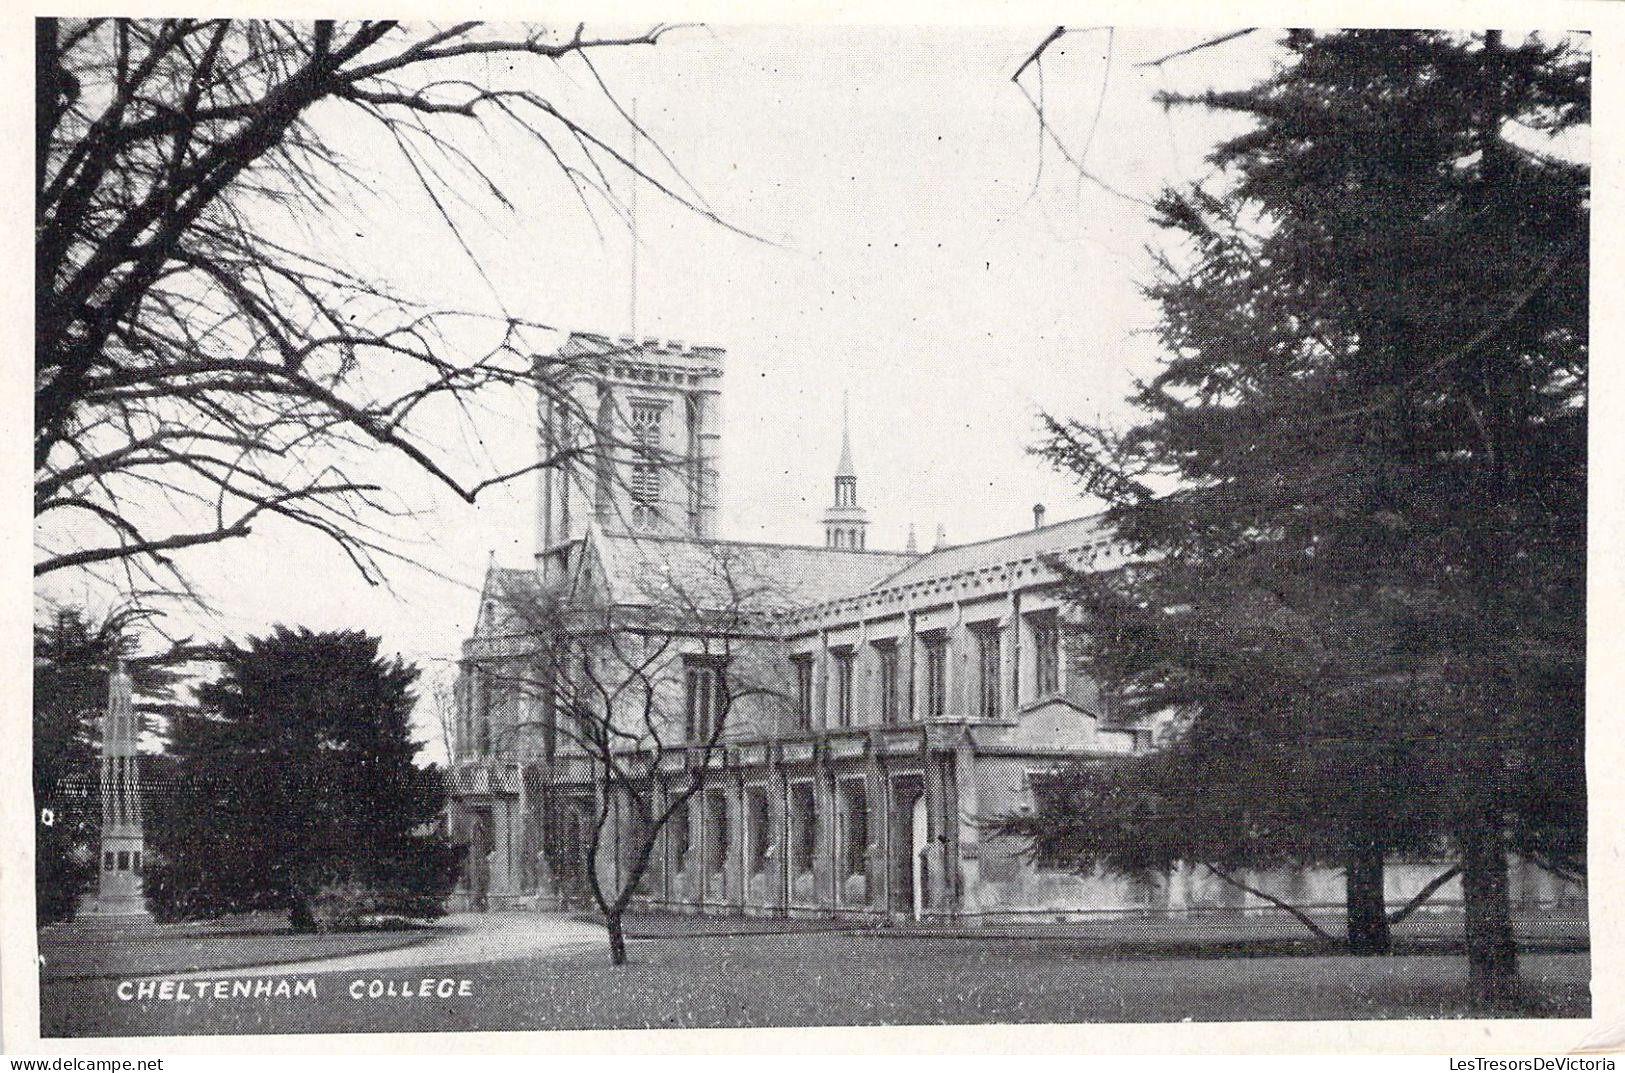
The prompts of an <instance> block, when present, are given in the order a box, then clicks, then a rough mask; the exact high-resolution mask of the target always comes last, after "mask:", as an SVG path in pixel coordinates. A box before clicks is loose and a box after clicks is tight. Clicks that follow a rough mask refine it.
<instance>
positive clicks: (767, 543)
mask: <svg viewBox="0 0 1625 1073" xmlns="http://www.w3.org/2000/svg"><path fill="white" fill-rule="evenodd" d="M1057 524H1061V523H1057ZM604 536H606V537H609V538H613V539H616V540H630V541H632V542H633V543H637V542H639V541H644V542H648V543H661V544H694V545H705V544H725V545H727V546H729V547H734V548H783V549H790V550H792V551H820V552H829V553H830V554H831V555H840V556H842V557H844V558H851V557H853V556H860V555H875V556H878V555H885V556H891V557H893V558H899V559H900V558H905V557H906V558H909V559H913V560H916V561H918V560H920V559H923V558H924V557H925V556H924V555H922V554H920V553H918V552H909V551H886V550H883V549H880V548H831V547H828V546H826V545H823V544H787V543H782V542H780V541H774V540H723V539H720V538H717V537H685V536H668V535H665V534H656V533H610V532H606V533H605V534H604ZM958 546H960V547H968V545H958Z"/></svg>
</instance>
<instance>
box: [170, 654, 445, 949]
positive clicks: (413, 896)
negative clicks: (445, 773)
mask: <svg viewBox="0 0 1625 1073" xmlns="http://www.w3.org/2000/svg"><path fill="white" fill-rule="evenodd" d="M417 674H418V672H417V670H416V669H415V668H413V667H410V666H408V665H406V664H403V663H402V662H400V661H399V660H385V659H382V658H380V657H379V655H378V639H377V638H375V637H370V636H368V635H366V634H363V633H360V632H355V631H345V632H335V633H314V632H311V631H309V630H304V629H298V630H294V629H288V628H286V627H278V628H277V629H276V630H275V631H274V632H273V633H272V634H271V635H269V636H267V637H257V638H252V639H250V640H249V641H248V642H247V644H246V645H242V646H237V645H229V646H226V648H225V649H224V651H223V653H222V666H221V675H220V677H219V679H218V680H216V681H214V682H212V683H209V684H207V685H205V686H203V687H202V688H200V690H199V691H198V700H199V704H200V708H201V711H200V713H199V714H198V715H197V716H195V717H193V718H191V719H187V720H182V721H178V722H177V723H176V724H175V726H174V727H173V730H172V732H171V740H170V745H169V754H170V757H171V759H172V764H173V768H174V773H175V776H176V778H177V780H178V782H179V788H178V789H177V791H176V792H174V793H170V794H166V795H164V796H163V798H162V799H161V800H160V801H157V802H155V803H154V806H153V810H152V811H153V815H152V817H151V818H150V819H149V823H148V843H149V845H150V846H151V848H152V850H153V864H152V866H151V868H150V869H149V871H148V876H147V892H148V897H149V901H150V902H151V904H152V907H153V909H154V911H155V912H156V913H157V914H158V915H160V916H161V917H164V918H168V919H175V918H195V917H212V916H219V915H222V914H225V913H231V912H241V911H246V910H251V909H286V910H287V911H288V912H289V918H290V922H291V923H292V925H293V926H294V927H295V928H300V929H305V928H311V927H314V926H315V918H314V915H313V907H314V903H315V900H316V899H317V897H318V895H320V894H321V893H322V892H323V891H325V890H331V889H334V888H355V887H361V888H364V889H366V890H369V891H372V892H374V895H373V896H371V898H370V902H371V904H373V905H375V906H376V907H377V908H378V911H379V912H385V911H389V910H390V909H391V908H392V907H393V909H394V910H396V911H399V912H403V913H408V914H411V915H425V914H432V913H434V912H438V907H439V904H440V901H441V899H442V898H443V897H444V896H445V895H446V893H448V892H449V890H450V889H451V886H452V884H453V882H454V881H455V875H456V852H455V850H454V849H453V848H452V847H451V846H450V844H449V843H448V842H447V840H446V838H445V836H444V835H443V834H442V833H440V832H439V831H438V829H437V828H436V826H435V825H436V821H437V820H438V818H439V814H440V809H441V807H442V805H443V803H444V789H443V786H442V784H441V780H440V776H439V772H438V771H436V770H434V769H423V768H419V767H417V766H416V765H415V764H414V763H413V758H414V757H415V756H416V754H417V752H418V750H419V749H420V748H421V745H420V743H418V742H415V741H413V740H412V738H411V732H410V725H409V718H410V715H411V711H412V705H413V700H414V698H413V694H412V685H413V683H414V682H415V681H416V679H417Z"/></svg>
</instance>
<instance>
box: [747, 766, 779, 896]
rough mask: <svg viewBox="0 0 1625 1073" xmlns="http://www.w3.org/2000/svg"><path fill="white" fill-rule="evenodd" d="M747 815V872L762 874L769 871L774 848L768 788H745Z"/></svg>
mask: <svg viewBox="0 0 1625 1073" xmlns="http://www.w3.org/2000/svg"><path fill="white" fill-rule="evenodd" d="M745 816H746V818H747V822H748V823H749V831H750V860H749V861H748V865H749V868H748V872H747V874H749V875H753V876H758V875H762V874H764V873H765V872H766V871H767V863H768V856H769V854H770V853H771V851H772V849H773V814H772V811H771V810H770V809H769V808H768V804H767V790H766V788H764V787H761V786H752V787H749V788H748V789H746V790H745Z"/></svg>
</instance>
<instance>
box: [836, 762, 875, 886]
mask: <svg viewBox="0 0 1625 1073" xmlns="http://www.w3.org/2000/svg"><path fill="white" fill-rule="evenodd" d="M841 805H842V808H841V866H842V874H843V875H844V876H861V875H864V874H865V873H866V872H867V871H868V866H867V856H868V852H869V799H868V794H867V792H866V790H865V788H864V784H863V780H861V779H852V780H849V781H847V782H844V783H843V784H842V785H841Z"/></svg>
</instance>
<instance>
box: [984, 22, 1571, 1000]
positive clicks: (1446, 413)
mask: <svg viewBox="0 0 1625 1073" xmlns="http://www.w3.org/2000/svg"><path fill="white" fill-rule="evenodd" d="M1285 47H1286V50H1287V52H1288V60H1287V62H1286V63H1285V64H1284V65H1283V66H1282V67H1281V68H1280V70H1279V71H1278V72H1277V73H1276V74H1275V75H1274V76H1272V77H1271V78H1270V79H1268V80H1267V81H1265V82H1263V83H1262V84H1260V85H1258V86H1255V87H1253V88H1251V89H1247V90H1243V91H1239V92H1232V93H1209V94H1205V95H1201V96H1198V97H1195V98H1180V97H1171V98H1169V99H1168V101H1167V103H1168V104H1170V105H1188V104H1197V105H1201V106H1206V107H1209V108H1214V109H1220V110H1223V111H1227V112H1234V113H1239V114H1242V115H1245V116H1247V117H1249V118H1251V119H1252V120H1253V121H1254V125H1253V128H1252V129H1251V130H1250V131H1249V132H1247V133H1246V134H1243V135H1241V136H1239V137H1237V138H1234V139H1232V140H1230V141H1227V142H1225V143H1224V144H1222V145H1220V146H1219V147H1218V149H1217V150H1216V151H1215V153H1214V154H1213V155H1212V158H1211V161H1212V163H1213V164H1214V165H1215V166H1216V167H1217V168H1218V169H1219V170H1218V173H1217V174H1218V178H1217V179H1216V180H1214V182H1213V183H1211V184H1209V185H1207V186H1196V187H1193V188H1190V189H1185V190H1177V191H1176V190H1169V191H1167V192H1165V193H1164V194H1163V195H1162V197H1161V198H1160V199H1159V201H1158V203H1157V213H1158V222H1159V223H1160V224H1161V226H1162V227H1164V228H1165V229H1166V230H1167V233H1168V235H1169V238H1170V242H1169V244H1168V247H1167V249H1166V250H1165V252H1164V253H1163V254H1162V255H1161V259H1160V262H1159V263H1160V271H1159V274H1158V277H1157V279H1156V280H1155V281H1154V282H1153V283H1152V284H1151V285H1150V286H1149V288H1148V294H1149V295H1150V296H1151V297H1152V298H1153V299H1154V300H1155V301H1156V302H1157V303H1158V304H1159V306H1160V307H1161V311H1162V319H1161V323H1160V329H1159V334H1160V340H1161V342H1162V344H1163V346H1164V349H1165V353H1166V355H1167V357H1166V358H1165V359H1164V361H1163V363H1162V366H1161V368H1160V370H1159V371H1158V373H1157V375H1156V376H1155V377H1153V378H1152V379H1150V380H1149V381H1148V382H1146V383H1144V384H1142V385H1140V387H1139V388H1138V390H1137V393H1136V394H1135V396H1134V397H1133V399H1132V401H1133V402H1134V403H1135V405H1136V406H1137V408H1138V409H1139V410H1140V411H1141V412H1142V413H1143V414H1144V419H1143V420H1142V421H1141V422H1140V423H1139V424H1137V425H1135V426H1133V427H1131V428H1128V429H1127V430H1117V429H1111V428H1104V427H1097V426H1091V425H1087V424H1084V423H1080V422H1074V421H1065V420H1052V421H1051V422H1050V432H1051V436H1050V438H1049V440H1048V441H1047V443H1046V444H1045V445H1044V446H1043V448H1042V451H1043V453H1044V454H1045V455H1047V457H1049V458H1050V459H1051V460H1052V461H1053V462H1054V463H1056V464H1057V465H1058V466H1060V467H1062V468H1063V469H1066V470H1069V471H1071V472H1073V473H1075V474H1076V475H1077V476H1078V478H1079V479H1080V481H1081V482H1082V484H1083V486H1084V487H1085V489H1086V490H1088V491H1089V492H1091V493H1094V494H1097V495H1099V496H1101V497H1103V498H1105V499H1106V500H1107V502H1108V503H1109V505H1110V510H1109V519H1110V521H1111V523H1112V525H1113V526H1114V527H1115V528H1116V531H1117V532H1118V534H1119V535H1120V536H1121V537H1122V538H1123V539H1124V540H1125V541H1127V543H1128V544H1129V545H1130V546H1131V548H1132V549H1133V551H1134V552H1135V553H1136V556H1137V560H1138V561H1137V564H1136V565H1134V566H1132V567H1130V568H1127V569H1124V570H1122V571H1119V572H1117V573H1116V574H1113V575H1110V576H1106V577H1099V576H1087V575H1081V574H1073V575H1071V576H1070V577H1069V581H1068V588H1069V593H1070V595H1071V597H1072V599H1073V601H1074V602H1075V603H1076V604H1077V606H1078V607H1079V608H1080V609H1081V610H1083V611H1084V612H1085V613H1086V614H1087V615H1088V616H1089V617H1090V619H1091V621H1092V622H1093V624H1094V625H1093V628H1092V632H1091V634H1090V636H1089V637H1088V639H1087V640H1086V642H1085V651H1084V652H1083V655H1084V657H1085V658H1086V659H1087V660H1088V661H1089V663H1090V664H1091V666H1092V667H1093V669H1094V670H1095V672H1096V673H1097V674H1099V675H1100V676H1101V678H1102V679H1103V680H1104V681H1105V683H1106V684H1107V685H1108V687H1110V688H1111V689H1113V690H1115V691H1116V692H1117V693H1118V694H1119V695H1120V696H1121V697H1122V699H1123V703H1124V705H1125V707H1126V708H1127V709H1128V710H1130V711H1133V712H1137V713H1139V714H1142V715H1146V716H1151V715H1154V714H1156V713H1168V712H1174V713H1178V714H1179V719H1178V720H1177V721H1176V726H1177V727H1178V728H1179V729H1178V730H1177V732H1176V734H1175V740H1174V743H1173V744H1172V745H1171V746H1170V747H1169V749H1168V750H1167V751H1166V753H1165V754H1164V755H1160V756H1157V757H1154V758H1147V759H1144V760H1138V761H1133V762H1130V763H1129V764H1127V765H1124V766H1120V767H1117V768H1114V769H1112V770H1111V771H1110V772H1108V773H1106V774H1104V775H1102V774H1099V773H1093V772H1090V771H1086V770H1079V771H1077V772H1074V773H1073V775H1072V777H1071V779H1070V781H1071V783H1072V784H1073V785H1074V790H1073V792H1074V793H1075V794H1077V795H1080V796H1079V797H1078V799H1077V802H1076V803H1077V804H1080V805H1081V804H1083V803H1088V804H1089V805H1090V806H1091V811H1065V812H1063V811H1060V810H1055V811H1052V812H1051V813H1050V814H1048V815H1046V816H1040V817H1036V818H1032V819H1029V820H1021V819H1019V818H1012V819H1011V820H1010V821H1009V822H1007V823H1006V824H1005V826H1004V829H1005V830H1006V831H1008V832H1011V833H1016V834H1022V835H1025V836H1027V837H1030V838H1034V839H1037V840H1038V842H1039V843H1044V842H1045V841H1046V840H1048V842H1049V843H1050V845H1049V847H1048V851H1049V852H1055V851H1056V850H1057V848H1058V847H1061V846H1071V847H1073V849H1074V851H1075V852H1076V854H1077V857H1078V859H1079V861H1080V863H1083V864H1089V865H1092V864H1095V863H1104V864H1106V865H1108V866H1110V867H1114V868H1118V869H1120V870H1125V871H1135V870H1139V869H1144V868H1150V867H1153V866H1158V865H1161V864H1165V863H1167V862H1169V861H1171V860H1174V859H1185V860H1194V861H1202V862H1213V863H1215V864H1218V865H1220V866H1224V865H1232V866H1235V865H1268V864H1273V863H1278V862H1281V861H1297V862H1303V863H1337V864H1342V865H1344V866H1346V867H1347V868H1348V871H1349V876H1350V884H1349V886H1350V890H1349V906H1350V938H1351V940H1353V942H1354V946H1355V948H1356V949H1365V950H1372V951H1380V950H1382V949H1384V948H1385V947H1386V926H1385V925H1384V924H1382V923H1381V921H1380V917H1381V913H1382V905H1381V891H1382V885H1381V884H1382V862H1383V858H1384V857H1385V856H1387V855H1391V854H1393V853H1396V852H1405V851H1422V850H1425V849H1428V848H1430V847H1443V846H1445V845H1450V846H1454V847H1455V848H1456V851H1457V853H1458V856H1459V859H1460V862H1461V865H1462V867H1463V873H1464V890H1465V895H1466V899H1467V913H1468V940H1469V942H1468V946H1469V958H1470V964H1471V966H1472V968H1473V972H1474V979H1475V981H1477V982H1478V983H1479V985H1480V994H1481V996H1482V997H1484V998H1485V999H1486V1000H1488V1001H1497V1000H1499V998H1501V997H1504V995H1505V993H1506V991H1507V989H1508V982H1509V981H1510V980H1511V979H1513V977H1514V975H1515V967H1514V963H1513V954H1512V947H1511V936H1510V929H1509V928H1508V926H1507V921H1506V914H1507V893H1506V869H1505V852H1506V850H1507V849H1508V848H1509V847H1510V848H1515V849H1517V850H1519V851H1521V852H1523V853H1525V854H1527V855H1530V856H1532V857H1534V858H1535V859H1536V860H1538V861H1541V862H1543V863H1545V864H1547V865H1548V866H1549V867H1552V868H1554V869H1557V870H1559V871H1561V872H1563V873H1564V874H1567V875H1575V874H1577V873H1579V872H1580V871H1581V870H1583V853H1584V832H1585V790H1584V771H1583V753H1584V741H1583V730H1584V697H1583V682H1584V677H1583V672H1584V622H1585V614H1584V612H1585V608H1584V584H1585V533H1586V527H1585V517H1586V515H1585V493H1586V440H1585V436H1586V382H1587V334H1586V331H1587V320H1586V318H1587V294H1588V284H1589V280H1588V273H1587V252H1588V247H1587V227H1588V212H1589V168H1588V166H1587V165H1586V164H1584V163H1581V162H1577V160H1576V158H1579V159H1583V153H1580V154H1576V153H1574V152H1572V151H1571V150H1572V148H1573V144H1574V143H1575V141H1577V140H1578V139H1579V138H1581V137H1583V133H1584V126H1585V124H1586V123H1587V121H1588V119H1589V108H1588V99H1589V58H1588V56H1587V55H1585V54H1584V53H1583V52H1581V51H1579V50H1577V49H1576V48H1574V47H1573V46H1572V45H1569V44H1550V43H1546V42H1542V41H1540V40H1538V39H1536V38H1533V37H1531V38H1529V39H1528V40H1526V41H1524V42H1523V43H1521V44H1519V45H1517V46H1516V47H1513V46H1510V45H1507V44H1505V43H1503V42H1502V40H1501V36H1500V34H1498V33H1496V32H1493V31H1491V32H1489V33H1486V34H1478V35H1455V34H1444V33H1435V32H1412V31H1343V32H1335V33H1311V32H1307V31H1295V32H1292V33H1290V34H1289V35H1287V37H1286V40H1285ZM1114 802H1115V803H1116V804H1114V805H1113V807H1110V808H1108V807H1105V806H1106V805H1107V804H1111V803H1114ZM1153 829H1154V830H1153Z"/></svg>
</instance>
